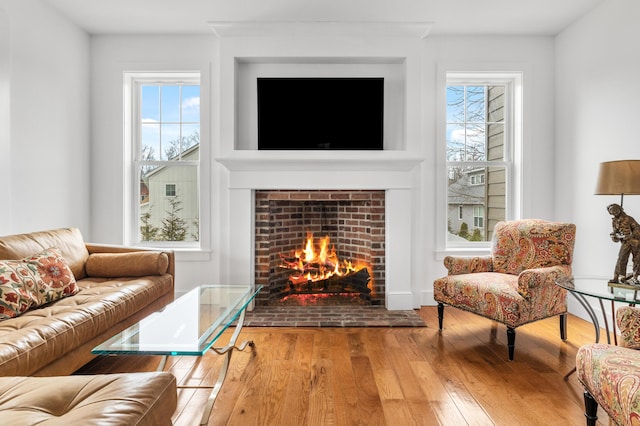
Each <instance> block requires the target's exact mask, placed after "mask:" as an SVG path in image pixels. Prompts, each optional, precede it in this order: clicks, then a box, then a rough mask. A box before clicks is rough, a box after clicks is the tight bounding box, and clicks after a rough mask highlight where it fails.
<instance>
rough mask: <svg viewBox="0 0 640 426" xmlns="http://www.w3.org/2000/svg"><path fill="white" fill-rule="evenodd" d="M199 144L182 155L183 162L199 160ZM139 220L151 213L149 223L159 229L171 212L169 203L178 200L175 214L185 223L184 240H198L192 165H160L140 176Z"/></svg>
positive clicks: (196, 199)
mask: <svg viewBox="0 0 640 426" xmlns="http://www.w3.org/2000/svg"><path fill="white" fill-rule="evenodd" d="M199 151H200V145H199V144H196V145H194V146H192V147H190V148H188V149H187V150H186V151H184V152H183V153H182V156H181V158H182V159H184V160H190V159H197V158H199V155H200V154H199ZM140 187H141V189H145V190H146V193H147V195H146V196H145V195H144V194H145V192H144V191H142V190H141V203H140V217H142V215H144V214H146V213H147V212H150V213H151V218H150V221H149V224H150V225H152V226H154V227H156V228H160V229H162V227H163V223H162V221H163V219H166V218H167V217H168V216H169V214H170V213H171V211H172V209H173V206H172V204H171V202H172V201H179V208H181V210H180V211H179V212H177V215H178V216H179V217H180V218H181V219H183V220H184V222H185V226H186V230H187V234H186V241H194V240H197V236H198V234H199V213H200V206H198V203H197V201H198V169H197V167H193V166H178V165H176V166H160V167H157V168H156V169H154V170H152V171H150V172H148V173H146V174H145V175H144V176H142V177H141V182H140Z"/></svg>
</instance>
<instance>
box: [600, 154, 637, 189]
mask: <svg viewBox="0 0 640 426" xmlns="http://www.w3.org/2000/svg"><path fill="white" fill-rule="evenodd" d="M627 194H628V195H640V160H619V161H607V162H604V163H600V172H599V173H598V183H597V185H596V195H627Z"/></svg>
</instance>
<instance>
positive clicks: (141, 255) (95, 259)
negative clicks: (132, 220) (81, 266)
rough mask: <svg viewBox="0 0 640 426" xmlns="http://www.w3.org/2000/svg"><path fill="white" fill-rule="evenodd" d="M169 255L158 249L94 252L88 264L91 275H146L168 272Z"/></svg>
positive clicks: (89, 274) (113, 276)
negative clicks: (127, 251)
mask: <svg viewBox="0 0 640 426" xmlns="http://www.w3.org/2000/svg"><path fill="white" fill-rule="evenodd" d="M168 266H169V257H168V256H167V254H166V253H162V252H158V251H140V252H131V253H92V254H90V255H89V258H88V259H87V264H86V272H87V275H88V276H90V277H102V278H115V277H144V276H147V275H162V274H165V273H166V272H167V267H168Z"/></svg>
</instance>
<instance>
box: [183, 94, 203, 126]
mask: <svg viewBox="0 0 640 426" xmlns="http://www.w3.org/2000/svg"><path fill="white" fill-rule="evenodd" d="M182 121H183V122H189V123H199V122H200V86H183V88H182Z"/></svg>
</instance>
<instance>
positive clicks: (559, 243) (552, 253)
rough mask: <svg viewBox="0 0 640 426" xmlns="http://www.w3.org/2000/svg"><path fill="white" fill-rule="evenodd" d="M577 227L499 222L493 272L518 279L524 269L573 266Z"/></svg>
mask: <svg viewBox="0 0 640 426" xmlns="http://www.w3.org/2000/svg"><path fill="white" fill-rule="evenodd" d="M575 236H576V226H575V225H574V224H571V223H561V222H549V221H545V220H540V219H522V220H514V221H506V222H498V223H497V224H496V226H495V228H494V233H493V247H492V256H493V271H494V272H501V273H505V274H512V275H519V274H520V272H522V271H524V270H525V269H535V268H547V267H550V266H557V265H569V266H571V263H572V260H573V247H574V243H575Z"/></svg>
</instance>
